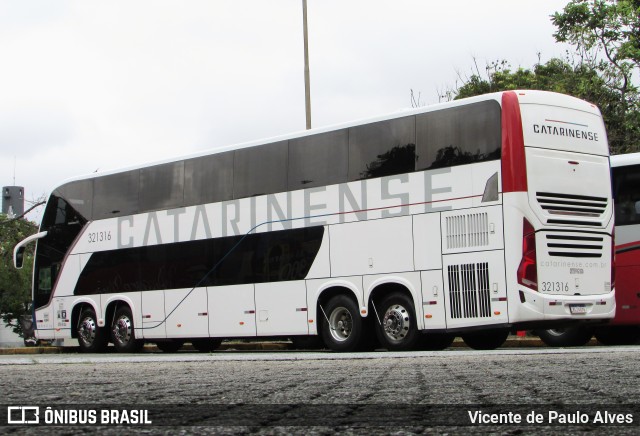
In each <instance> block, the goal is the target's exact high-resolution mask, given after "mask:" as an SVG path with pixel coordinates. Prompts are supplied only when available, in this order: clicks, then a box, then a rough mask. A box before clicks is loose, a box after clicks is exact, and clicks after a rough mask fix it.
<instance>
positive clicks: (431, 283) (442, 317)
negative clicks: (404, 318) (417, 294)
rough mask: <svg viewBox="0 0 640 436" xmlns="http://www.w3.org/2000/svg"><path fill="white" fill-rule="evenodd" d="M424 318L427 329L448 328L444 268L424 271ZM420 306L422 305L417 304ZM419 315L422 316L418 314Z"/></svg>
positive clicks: (422, 282) (422, 283)
mask: <svg viewBox="0 0 640 436" xmlns="http://www.w3.org/2000/svg"><path fill="white" fill-rule="evenodd" d="M420 280H421V286H422V303H420V305H421V306H422V319H423V322H424V324H423V327H424V328H425V329H445V328H447V307H446V303H445V291H444V285H443V281H442V270H441V269H437V270H432V271H422V272H421V273H420ZM416 307H420V306H416ZM417 316H420V315H419V314H417Z"/></svg>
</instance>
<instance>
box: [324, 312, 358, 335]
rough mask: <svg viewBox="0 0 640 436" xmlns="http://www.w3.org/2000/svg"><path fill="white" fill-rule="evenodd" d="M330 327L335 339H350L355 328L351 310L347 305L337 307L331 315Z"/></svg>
mask: <svg viewBox="0 0 640 436" xmlns="http://www.w3.org/2000/svg"><path fill="white" fill-rule="evenodd" d="M329 327H330V328H331V337H332V338H333V339H334V340H336V341H338V342H344V341H346V340H347V339H349V336H351V331H352V330H353V317H352V316H351V312H349V310H348V309H347V308H346V307H336V308H335V309H334V310H333V312H331V316H330V317H329Z"/></svg>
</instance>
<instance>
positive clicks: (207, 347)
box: [191, 338, 222, 353]
mask: <svg viewBox="0 0 640 436" xmlns="http://www.w3.org/2000/svg"><path fill="white" fill-rule="evenodd" d="M221 343H222V341H221V340H220V339H214V338H202V339H194V340H192V341H191V345H193V348H195V349H196V350H198V351H199V352H201V353H210V352H212V351H214V350H216V349H217V348H218V347H219V346H220V344H221Z"/></svg>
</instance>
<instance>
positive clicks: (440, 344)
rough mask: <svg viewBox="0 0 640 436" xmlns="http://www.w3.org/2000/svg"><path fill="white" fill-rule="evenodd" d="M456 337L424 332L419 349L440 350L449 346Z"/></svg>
mask: <svg viewBox="0 0 640 436" xmlns="http://www.w3.org/2000/svg"><path fill="white" fill-rule="evenodd" d="M455 338H456V337H455V336H454V335H447V334H441V333H438V334H432V335H430V334H428V333H427V334H426V335H424V336H423V337H422V341H421V344H420V349H422V350H425V351H441V350H444V349H445V348H449V347H450V346H451V344H452V343H453V340H454V339H455Z"/></svg>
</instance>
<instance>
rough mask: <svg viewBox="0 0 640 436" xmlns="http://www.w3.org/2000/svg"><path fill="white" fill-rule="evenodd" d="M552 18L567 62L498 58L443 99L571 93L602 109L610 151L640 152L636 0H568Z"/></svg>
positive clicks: (639, 4)
mask: <svg viewBox="0 0 640 436" xmlns="http://www.w3.org/2000/svg"><path fill="white" fill-rule="evenodd" d="M552 22H553V24H554V25H555V26H556V28H557V31H556V32H555V33H554V37H555V38H556V40H557V41H558V42H565V43H569V44H571V45H573V46H574V48H575V53H568V54H567V57H566V60H563V59H557V58H556V59H551V60H550V61H548V62H547V63H544V64H543V63H541V62H538V63H537V64H536V65H534V66H533V67H532V68H530V69H528V68H518V69H517V70H512V69H511V67H510V65H509V64H508V62H507V61H505V60H502V61H497V62H493V63H491V64H489V65H487V68H486V70H485V72H484V73H481V72H480V70H479V69H478V67H477V65H476V68H475V73H474V74H472V75H471V77H468V78H465V79H462V86H459V87H458V88H457V89H453V90H447V91H446V92H444V93H443V95H442V96H441V97H444V98H445V99H452V98H455V99H458V98H463V97H469V96H472V95H478V94H484V93H487V92H495V91H503V90H512V89H539V90H545V91H555V92H561V93H564V94H569V95H573V96H575V97H578V98H581V99H584V100H587V101H590V102H591V103H594V104H596V105H597V106H598V107H599V108H600V110H601V111H602V116H603V118H604V121H605V124H606V126H607V135H608V138H609V146H610V148H611V152H612V153H613V154H617V153H630V152H634V151H640V93H639V84H638V83H637V82H638V80H639V79H640V0H571V1H570V2H569V3H568V4H567V5H566V6H565V7H564V9H563V10H562V12H557V13H555V14H554V15H553V16H552Z"/></svg>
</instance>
